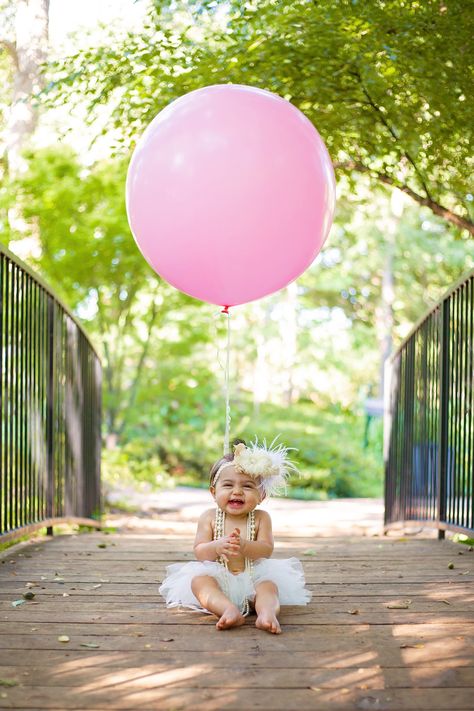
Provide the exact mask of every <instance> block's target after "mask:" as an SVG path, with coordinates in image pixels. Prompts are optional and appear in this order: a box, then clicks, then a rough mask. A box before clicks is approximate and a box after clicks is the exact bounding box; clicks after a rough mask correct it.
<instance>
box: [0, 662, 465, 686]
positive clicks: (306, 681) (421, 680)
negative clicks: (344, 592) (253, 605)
mask: <svg viewBox="0 0 474 711" xmlns="http://www.w3.org/2000/svg"><path fill="white" fill-rule="evenodd" d="M41 661H42V660H40V664H38V662H36V663H35V666H29V667H28V670H22V669H21V668H18V667H17V666H0V679H8V680H11V681H15V682H17V684H18V685H22V686H25V687H31V686H55V685H57V684H58V682H59V683H60V685H61V686H67V687H70V686H80V685H81V684H88V683H89V682H90V677H91V667H93V666H94V663H92V662H90V663H89V664H87V663H86V664H83V663H82V662H83V660H82V658H80V657H78V658H76V660H75V662H74V663H71V662H70V660H61V662H62V666H61V667H59V668H58V667H57V666H56V665H54V664H52V663H51V661H52V660H50V659H49V658H48V662H49V664H45V663H42V664H41ZM206 661H207V660H206ZM108 666H109V669H110V666H111V665H108ZM186 666H187V665H183V666H182V667H180V668H181V669H185V668H186ZM189 666H190V667H192V665H191V664H190V665H189ZM174 668H175V662H174V660H173V661H172V662H168V663H166V662H161V663H156V662H149V660H148V661H147V663H145V664H141V665H133V664H132V665H130V664H127V663H126V660H123V661H122V663H121V664H117V665H113V666H112V669H110V670H109V671H108V681H109V682H112V681H115V682H119V683H120V688H121V690H126V689H127V688H128V689H132V688H133V687H134V686H135V687H136V686H140V688H154V687H156V686H160V685H162V684H163V681H164V680H165V676H166V673H167V672H170V670H173V669H174ZM213 668H214V664H213ZM228 668H229V669H230V664H229V666H228ZM113 670H115V671H113ZM342 671H343V673H341V672H342ZM342 679H343V681H344V683H345V684H347V685H355V686H356V687H358V688H367V689H396V688H406V687H407V686H412V685H413V686H417V687H421V688H433V687H436V688H439V687H449V688H453V687H458V688H463V687H468V688H471V687H473V686H474V667H472V666H471V667H459V668H451V669H448V670H444V669H439V668H434V669H433V667H431V666H417V667H410V668H409V669H406V668H404V667H384V668H382V667H380V666H378V665H377V666H360V667H347V668H345V669H344V670H341V669H330V668H324V667H319V666H318V665H317V662H316V660H312V663H311V665H309V666H305V667H304V668H296V669H294V668H288V667H287V668H285V667H281V668H275V667H273V666H272V667H268V666H267V667H256V666H255V665H248V664H245V660H242V661H241V662H237V663H235V662H234V663H233V665H232V674H230V675H229V678H228V679H227V680H226V686H227V688H232V689H258V688H270V689H272V688H287V689H297V688H299V687H301V688H309V687H310V686H319V687H321V688H325V689H332V688H338V687H340V685H341V681H342ZM131 682H135V684H133V683H131ZM173 684H174V685H176V686H188V685H189V678H187V677H186V674H185V673H183V676H182V678H181V679H179V678H177V679H175V680H174V681H173ZM221 686H222V676H221V674H217V675H216V674H211V673H208V674H198V675H195V676H194V678H193V687H195V688H201V689H202V688H219V687H221Z"/></svg>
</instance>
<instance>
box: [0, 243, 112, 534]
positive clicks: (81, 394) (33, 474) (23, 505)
mask: <svg viewBox="0 0 474 711" xmlns="http://www.w3.org/2000/svg"><path fill="white" fill-rule="evenodd" d="M100 376H101V368H100V362H99V359H98V357H97V354H96V353H95V351H94V350H93V347H92V346H91V344H90V342H89V339H88V338H87V336H86V334H85V333H84V331H83V329H82V327H81V326H80V324H79V323H78V322H77V321H76V320H75V318H74V317H73V316H72V314H70V313H69V312H68V310H67V309H66V308H65V307H64V305H63V304H62V303H61V302H60V301H59V299H58V298H57V297H56V296H55V295H54V293H53V292H52V291H51V290H50V289H49V287H48V286H47V285H46V284H45V283H44V282H43V281H42V280H41V279H40V278H39V277H37V276H36V275H35V274H34V273H33V272H32V271H31V269H30V268H29V267H27V266H26V265H25V264H23V263H22V262H21V261H20V260H18V259H17V258H16V257H15V256H14V255H13V254H11V252H9V251H8V250H7V249H5V247H3V246H2V245H0V469H1V471H0V542H1V541H4V540H10V539H14V538H16V537H18V536H19V535H21V534H22V533H23V532H29V531H33V530H35V529H37V528H40V527H41V526H42V525H44V522H45V521H47V522H48V525H47V528H48V532H52V527H53V525H54V524H55V523H60V522H61V520H62V519H64V520H71V519H72V520H77V521H84V522H88V523H89V524H94V525H100V524H99V522H98V521H97V520H94V519H92V518H91V516H92V514H94V515H95V517H96V519H97V516H98V515H100V408H101V402H100ZM98 442H99V446H98Z"/></svg>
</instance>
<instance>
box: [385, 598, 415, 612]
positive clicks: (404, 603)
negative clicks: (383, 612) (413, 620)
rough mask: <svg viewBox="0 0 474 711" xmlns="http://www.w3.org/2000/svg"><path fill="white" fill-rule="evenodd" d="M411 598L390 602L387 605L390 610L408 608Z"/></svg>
mask: <svg viewBox="0 0 474 711" xmlns="http://www.w3.org/2000/svg"><path fill="white" fill-rule="evenodd" d="M410 605H411V600H401V601H400V602H389V603H387V604H386V605H385V607H387V608H388V609H389V610H408V608H409V607H410Z"/></svg>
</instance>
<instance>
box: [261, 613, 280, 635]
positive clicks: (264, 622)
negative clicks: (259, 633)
mask: <svg viewBox="0 0 474 711" xmlns="http://www.w3.org/2000/svg"><path fill="white" fill-rule="evenodd" d="M255 627H258V629H259V630H265V632H271V633H272V634H281V627H280V623H279V622H278V619H277V617H276V615H275V613H274V612H266V611H265V612H261V613H260V614H259V616H258V617H257V620H256V622H255Z"/></svg>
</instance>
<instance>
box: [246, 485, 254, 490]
mask: <svg viewBox="0 0 474 711" xmlns="http://www.w3.org/2000/svg"><path fill="white" fill-rule="evenodd" d="M253 488H254V485H253V484H244V489H253Z"/></svg>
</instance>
